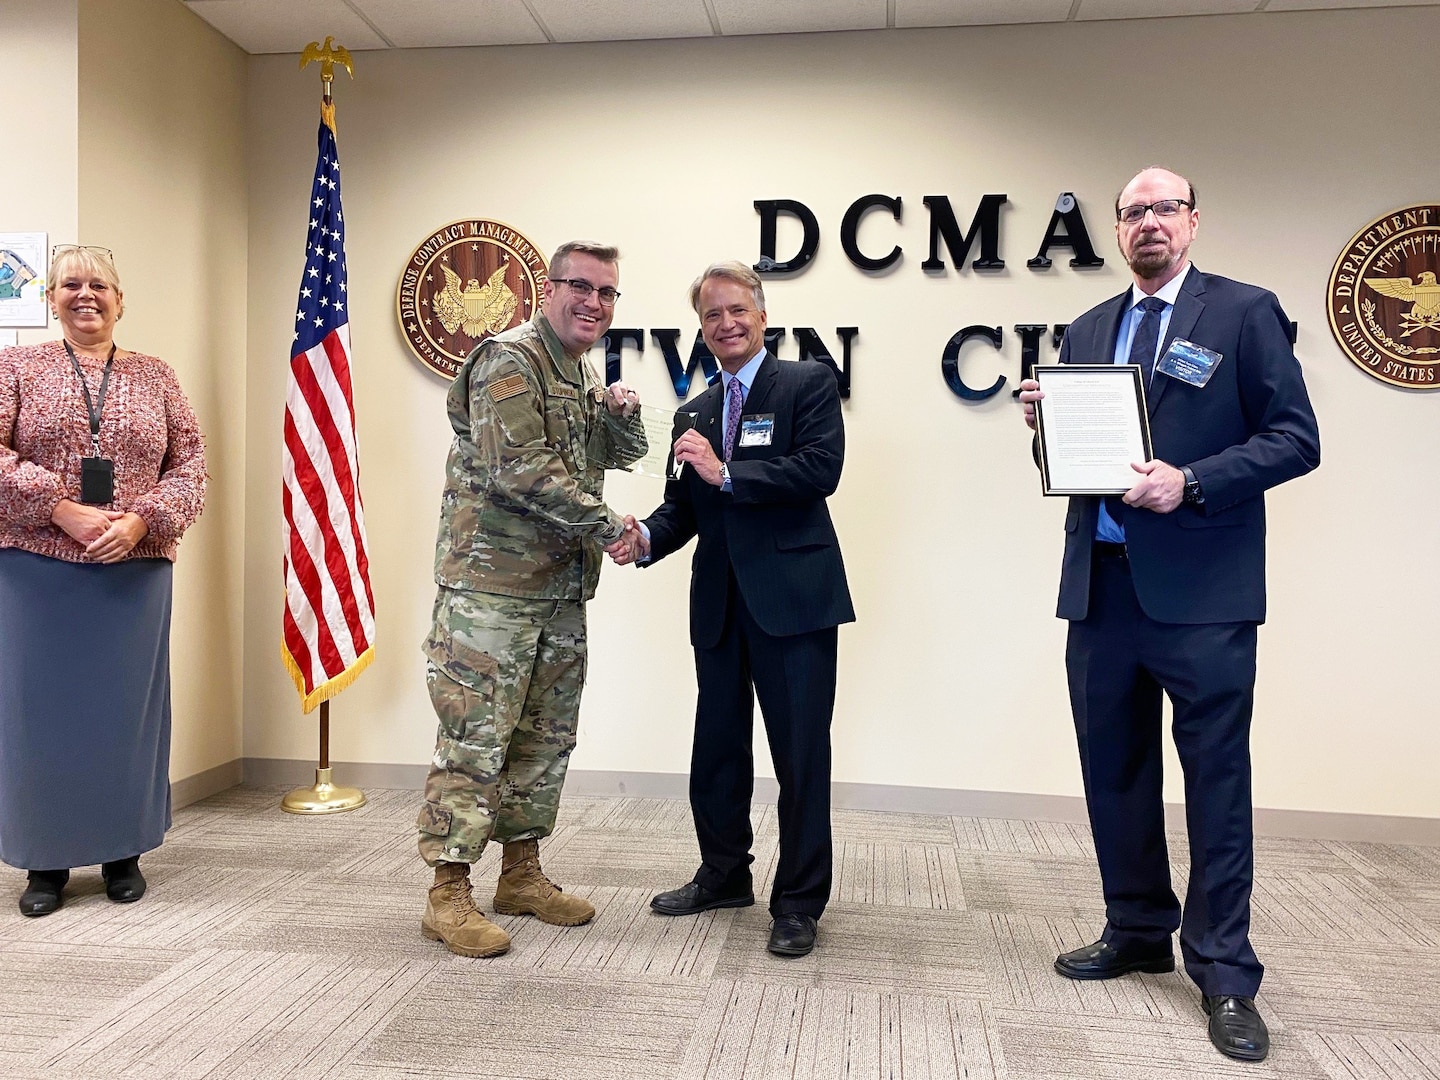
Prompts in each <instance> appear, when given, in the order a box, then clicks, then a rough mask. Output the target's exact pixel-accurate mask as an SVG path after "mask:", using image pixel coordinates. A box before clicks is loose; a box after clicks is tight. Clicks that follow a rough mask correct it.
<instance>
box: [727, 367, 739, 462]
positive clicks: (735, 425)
mask: <svg viewBox="0 0 1440 1080" xmlns="http://www.w3.org/2000/svg"><path fill="white" fill-rule="evenodd" d="M740 391H741V386H740V378H739V376H736V375H732V376H731V377H730V385H729V387H727V388H726V390H725V460H726V461H729V460H730V455H731V454H733V453H734V452H735V436H736V434H737V433H738V432H739V431H740V409H741V408H742V407H743V405H744V402H743V401H742V400H741V398H740Z"/></svg>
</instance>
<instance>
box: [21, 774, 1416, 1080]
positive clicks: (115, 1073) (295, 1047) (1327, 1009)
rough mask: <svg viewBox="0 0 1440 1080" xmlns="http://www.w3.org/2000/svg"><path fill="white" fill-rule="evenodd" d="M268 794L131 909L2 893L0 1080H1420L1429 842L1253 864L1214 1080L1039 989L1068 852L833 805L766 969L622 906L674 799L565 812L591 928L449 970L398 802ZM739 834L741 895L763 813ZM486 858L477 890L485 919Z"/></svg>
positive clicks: (1073, 843)
mask: <svg viewBox="0 0 1440 1080" xmlns="http://www.w3.org/2000/svg"><path fill="white" fill-rule="evenodd" d="M280 794H281V792H280V791H279V790H278V789H258V788H245V787H241V788H235V789H232V790H230V791H227V792H225V793H223V794H221V795H218V796H216V797H214V798H212V799H209V800H206V801H205V802H203V803H200V804H198V805H196V806H192V807H190V808H188V809H186V810H183V811H181V812H179V813H178V814H177V815H176V821H175V827H174V829H173V830H172V831H171V832H170V834H169V837H168V839H167V840H166V843H165V846H164V847H163V848H162V849H160V850H159V851H157V852H154V853H152V854H151V855H149V856H147V857H146V858H145V859H144V860H143V861H142V866H143V868H144V869H145V871H146V874H147V876H148V877H149V880H150V892H149V894H148V895H147V896H146V897H145V899H144V900H142V901H141V902H140V903H138V904H134V905H129V906H118V905H114V904H111V903H109V902H108V901H107V900H106V899H105V895H104V890H103V887H102V884H101V882H100V876H99V870H98V869H88V870H83V871H78V872H77V873H76V874H75V875H74V876H73V877H72V879H71V884H70V887H69V889H68V891H67V902H66V905H65V907H64V908H63V909H62V910H61V911H59V912H57V913H56V914H54V915H51V916H48V917H46V918H43V919H24V918H21V916H20V915H19V913H18V911H16V909H15V906H14V905H15V900H16V898H17V897H18V896H19V893H20V891H21V889H22V888H23V883H24V875H23V874H21V873H20V872H18V871H14V870H10V869H9V868H0V903H3V907H0V1078H4V1080H22V1078H24V1080H29V1078H40V1077H47V1078H53V1077H77V1078H83V1077H97V1078H98V1077H105V1078H112V1077H135V1078H145V1080H164V1078H172V1077H173V1078H200V1077H205V1078H221V1077H229V1078H237V1080H239V1078H245V1080H251V1078H270V1077H311V1078H320V1077H355V1078H357V1080H390V1078H399V1077H425V1078H430V1080H444V1078H452V1077H454V1078H458V1077H484V1078H486V1080H501V1078H512V1077H525V1078H531V1077H533V1078H547V1080H549V1078H563V1080H572V1078H573V1080H608V1078H616V1080H620V1078H624V1080H648V1078H652V1077H653V1078H671V1077H674V1078H683V1080H690V1078H701V1077H706V1078H717V1080H718V1078H727V1080H729V1078H734V1080H739V1078H742V1077H743V1078H761V1077H793V1078H797V1080H810V1078H818V1077H825V1078H831V1077H833V1078H837V1080H839V1078H846V1080H868V1078H872V1077H873V1078H877V1080H878V1078H885V1080H922V1078H927V1080H928V1078H939V1077H947V1078H950V1077H955V1078H958V1077H966V1078H984V1080H988V1078H1008V1080H1050V1078H1056V1080H1059V1078H1088V1077H1094V1078H1103V1080H1121V1078H1136V1080H1142V1078H1143V1080H1181V1078H1189V1077H1196V1078H1199V1077H1206V1078H1209V1077H1253V1078H1257V1080H1258V1078H1262V1077H1264V1078H1269V1077H1285V1078H1287V1080H1361V1078H1365V1080H1369V1078H1372V1077H1395V1078H1404V1080H1440V849H1436V848H1423V847H1401V846H1384V845H1376V844H1355V843H1339V842H1321V841H1300V840H1276V839H1263V838H1262V839H1261V840H1260V842H1259V845H1258V851H1257V870H1258V881H1257V885H1256V890H1255V907H1254V940H1255V945H1256V948H1257V950H1258V951H1259V953H1260V957H1261V959H1262V960H1263V961H1264V962H1265V963H1266V964H1267V966H1268V972H1267V975H1266V979H1265V987H1264V990H1263V991H1262V993H1261V997H1260V1006H1261V1009H1262V1011H1263V1013H1264V1015H1265V1016H1266V1018H1267V1019H1268V1021H1269V1023H1270V1029H1271V1032H1272V1035H1273V1038H1274V1049H1273V1051H1272V1053H1271V1056H1270V1059H1269V1060H1268V1061H1266V1062H1264V1063H1263V1064H1260V1065H1244V1064H1240V1063H1238V1062H1232V1061H1229V1060H1227V1059H1224V1058H1222V1057H1220V1056H1219V1055H1218V1054H1216V1053H1215V1051H1214V1050H1213V1049H1212V1048H1211V1046H1210V1044H1209V1042H1208V1041H1207V1040H1206V1037H1205V1028H1204V1024H1203V1016H1202V1014H1201V1012H1200V1003H1199V994H1198V991H1196V989H1195V987H1194V986H1193V985H1192V984H1191V983H1190V982H1189V981H1188V980H1187V979H1186V978H1185V977H1184V976H1183V975H1181V974H1178V973H1177V974H1174V975H1131V976H1127V977H1125V978H1123V979H1119V980H1115V981H1112V982H1107V983H1074V982H1070V981H1068V980H1066V979H1062V978H1060V977H1059V976H1058V975H1056V974H1055V973H1054V972H1053V971H1052V970H1051V967H1050V965H1051V961H1052V960H1053V959H1054V956H1055V954H1056V952H1057V951H1060V950H1063V949H1068V948H1073V947H1075V946H1077V945H1081V944H1084V943H1086V942H1088V941H1090V940H1091V939H1092V938H1094V937H1095V936H1096V933H1097V932H1098V930H1099V928H1100V920H1101V912H1100V905H1099V886H1098V880H1097V876H1096V872H1095V867H1094V854H1093V851H1092V849H1091V844H1090V839H1089V836H1088V833H1087V832H1086V830H1085V829H1084V828H1082V827H1078V826H1073V825H1055V824H1047V823H1042V822H1029V821H995V820H983V819H977V818H948V817H924V816H918V815H908V814H881V813H862V812H857V811H837V812H836V814H835V836H836V880H835V891H834V897H833V900H832V902H831V906H830V909H829V911H828V912H827V914H826V917H825V919H824V920H823V921H822V923H821V937H820V947H819V948H818V949H817V950H816V952H815V953H814V954H813V955H811V956H809V957H805V958H803V959H799V960H788V961H787V960H780V959H777V958H775V957H772V956H770V955H769V954H768V953H766V952H765V939H766V934H767V932H768V929H769V919H768V916H767V915H766V913H765V908H764V902H763V897H762V900H761V903H759V904H757V906H755V907H753V908H746V909H741V910H729V911H723V912H712V913H709V914H706V915H701V916H699V917H697V918H690V919H668V918H665V917H663V916H659V915H655V914H652V913H651V912H650V910H649V907H648V902H649V899H650V896H651V895H652V894H653V893H654V892H656V891H658V890H660V889H665V888H671V887H674V886H676V885H679V884H681V883H683V882H684V881H686V880H688V878H689V876H690V874H691V873H692V872H693V870H694V869H695V866H696V864H697V861H698V859H697V855H696V849H695V842H694V838H693V834H692V831H691V825H690V817H689V811H688V809H687V807H686V806H685V804H684V803H680V802H667V801H656V800H640V799H580V798H572V799H569V800H567V802H566V804H565V806H564V809H563V812H562V815H561V821H560V826H559V828H558V829H557V830H556V833H555V835H554V836H552V837H550V838H549V839H548V840H546V841H545V842H544V844H543V846H542V855H543V858H544V863H545V867H546V870H547V871H548V872H549V874H550V876H551V877H552V878H554V879H555V880H556V881H558V882H560V883H562V884H563V885H565V886H566V887H567V888H568V889H569V890H571V891H573V892H576V893H578V894H580V895H583V896H586V897H588V898H589V899H590V900H591V902H593V903H594V904H595V906H596V907H597V908H598V909H599V915H598V917H597V918H596V919H595V921H594V922H593V923H591V924H590V925H588V926H584V927H578V928H574V929H561V928H558V927H551V926H546V925H544V924H541V923H539V922H537V921H535V920H534V919H529V918H502V919H500V920H499V921H500V922H501V924H502V925H503V926H505V927H506V929H507V930H508V931H509V932H510V934H511V935H512V937H513V938H514V945H513V947H512V949H511V951H510V953H509V954H508V955H506V956H503V957H499V958H496V959H492V960H466V959H462V958H460V957H456V956H452V955H451V954H449V953H448V952H446V951H445V950H444V949H443V947H442V946H440V945H438V944H436V943H433V942H429V941H425V940H424V939H422V938H421V936H420V932H419V923H420V914H421V910H422V908H423V905H424V897H425V886H426V884H427V883H428V881H429V876H430V875H429V871H428V870H427V869H426V868H425V866H424V865H423V864H422V863H421V862H420V861H419V859H418V858H417V856H416V854H415V843H414V830H413V826H412V822H413V820H414V817H415V813H416V809H417V806H418V797H417V794H416V793H414V792H410V791H371V792H369V793H368V794H369V795H370V803H369V805H367V806H365V807H364V808H363V809H361V810H358V811H356V812H354V813H350V814H345V815H340V816H338V817H333V818H323V819H316V818H300V817H292V816H289V815H286V814H282V813H281V812H280V811H279V808H278V803H279V796H280ZM756 833H757V840H756V852H755V853H756V882H757V890H756V891H757V893H762V892H763V890H765V889H768V884H769V875H770V872H771V870H772V868H773V863H774V859H775V839H776V837H775V822H774V808H773V807H757V809H756ZM1173 843H1174V852H1173V854H1174V855H1175V857H1176V859H1175V868H1174V869H1175V875H1176V879H1177V882H1178V881H1181V880H1183V876H1184V873H1185V866H1184V863H1183V857H1184V853H1185V849H1184V842H1183V839H1181V838H1175V839H1174V841H1173ZM497 864H498V850H497V849H495V848H492V849H491V851H490V852H488V853H487V855H486V858H485V860H484V861H483V862H482V863H481V865H480V867H479V868H478V873H477V880H478V882H479V887H478V888H477V890H476V892H477V900H479V901H480V904H481V907H482V908H485V909H487V910H488V908H489V903H490V897H491V895H492V894H493V889H494V882H495V877H496V874H497V870H498V865H497ZM762 883H763V885H762Z"/></svg>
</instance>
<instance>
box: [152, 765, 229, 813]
mask: <svg viewBox="0 0 1440 1080" xmlns="http://www.w3.org/2000/svg"><path fill="white" fill-rule="evenodd" d="M242 764H243V763H242V762H241V760H240V758H235V759H233V760H231V761H227V762H225V764H224V765H216V766H215V767H214V768H213V769H206V770H205V771H204V772H198V773H196V774H195V775H194V776H187V777H185V779H183V780H176V781H175V782H174V783H172V784H171V785H170V805H171V806H172V807H173V808H174V809H176V810H179V809H180V808H181V807H182V806H189V805H190V804H191V803H197V802H199V801H200V800H201V799H208V798H209V797H210V796H211V795H218V794H219V793H220V792H222V791H224V790H225V789H226V788H232V787H234V786H235V785H236V784H238V783H240V782H241V781H242V780H243V779H244V775H243V768H242Z"/></svg>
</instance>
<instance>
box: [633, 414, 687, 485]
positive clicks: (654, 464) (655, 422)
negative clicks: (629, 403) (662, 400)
mask: <svg viewBox="0 0 1440 1080" xmlns="http://www.w3.org/2000/svg"><path fill="white" fill-rule="evenodd" d="M640 422H641V423H642V424H644V425H645V439H646V441H647V442H648V443H649V444H650V448H649V450H647V451H646V452H645V456H644V457H642V458H640V459H638V460H637V461H633V462H631V463H630V464H629V465H628V466H626V471H627V472H633V473H639V474H640V475H641V476H653V477H656V478H657V479H660V480H673V479H676V478H678V477H679V475H680V470H681V469H682V468H684V465H685V463H684V462H676V461H675V440H676V439H678V438H679V437H680V436H681V434H682V433H684V432H686V431H689V430H690V429H691V428H693V427H694V426H695V414H694V413H693V412H683V411H682V412H670V411H668V410H666V409H655V408H651V407H650V406H649V405H641V406H640Z"/></svg>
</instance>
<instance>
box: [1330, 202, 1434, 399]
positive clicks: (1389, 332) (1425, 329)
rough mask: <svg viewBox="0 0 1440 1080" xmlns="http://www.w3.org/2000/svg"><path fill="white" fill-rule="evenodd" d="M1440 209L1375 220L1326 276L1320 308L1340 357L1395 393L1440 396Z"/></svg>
mask: <svg viewBox="0 0 1440 1080" xmlns="http://www.w3.org/2000/svg"><path fill="white" fill-rule="evenodd" d="M1437 277H1440V205H1435V204H1421V205H1417V206H1407V207H1405V208H1404V209H1402V210H1395V211H1392V212H1391V213H1389V214H1386V215H1384V216H1383V217H1378V218H1376V219H1375V220H1374V221H1372V222H1371V223H1370V224H1369V225H1366V226H1365V228H1363V229H1361V230H1360V231H1359V232H1358V233H1356V234H1355V235H1354V237H1352V238H1351V240H1350V243H1349V244H1347V245H1346V247H1345V250H1344V251H1342V252H1341V253H1340V257H1339V258H1338V259H1336V260H1335V269H1333V270H1332V271H1330V285H1329V289H1328V292H1327V294H1326V306H1327V308H1328V309H1329V313H1330V329H1331V331H1332V332H1334V334H1335V340H1336V341H1337V342H1338V343H1339V344H1340V348H1341V350H1342V351H1343V352H1344V353H1345V355H1346V356H1348V357H1349V358H1350V359H1351V360H1353V361H1354V362H1355V363H1356V364H1357V365H1359V367H1360V368H1361V369H1362V370H1363V371H1365V372H1367V373H1368V374H1370V375H1373V376H1375V378H1377V379H1381V380H1383V381H1384V382H1388V383H1392V384H1394V385H1395V386H1408V387H1411V388H1414V389H1421V390H1436V389H1440V281H1437Z"/></svg>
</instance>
